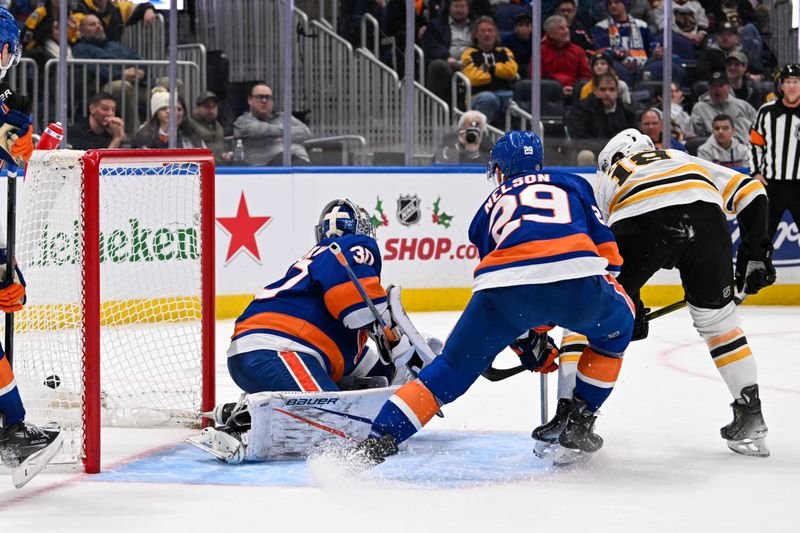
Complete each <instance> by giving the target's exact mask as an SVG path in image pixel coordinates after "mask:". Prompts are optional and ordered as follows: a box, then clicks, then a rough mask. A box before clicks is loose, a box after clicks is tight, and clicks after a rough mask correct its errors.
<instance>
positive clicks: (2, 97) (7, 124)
mask: <svg viewBox="0 0 800 533" xmlns="http://www.w3.org/2000/svg"><path fill="white" fill-rule="evenodd" d="M19 58H20V44H19V28H18V27H17V23H16V21H15V20H14V17H13V16H12V15H11V13H9V12H8V10H6V9H5V8H0V79H2V78H3V77H4V76H5V74H6V71H7V70H8V69H9V68H11V67H12V66H13V65H15V64H16V63H17V62H18V61H19ZM23 100H25V98H24V97H21V96H18V95H15V94H14V93H13V92H12V91H11V90H10V89H8V88H7V86H4V85H2V84H0V102H1V103H0V135H2V136H3V138H2V139H0V160H2V161H3V162H4V163H5V164H6V165H9V164H11V165H20V164H22V163H24V162H25V161H27V160H28V158H29V157H30V155H31V152H33V144H32V142H31V132H32V128H31V125H30V118H29V117H28V115H27V111H23V110H21V109H19V107H25V106H24V105H23ZM6 136H8V137H6ZM0 235H2V240H3V242H2V243H0V265H2V267H0V280H3V281H2V282H1V283H0V311H3V312H5V313H13V312H15V311H19V310H21V309H22V304H23V303H24V301H25V286H24V282H23V281H22V278H21V276H19V275H18V276H14V277H13V278H12V279H6V278H7V276H6V274H5V273H6V266H5V265H6V245H5V231H3V230H2V229H0ZM17 274H19V270H18V269H17ZM62 441H63V436H62V435H61V429H60V428H59V427H58V426H57V425H55V424H48V425H46V426H44V427H41V428H40V427H38V426H35V425H33V424H30V423H28V422H26V421H25V408H24V407H23V405H22V399H21V398H20V395H19V389H18V388H17V384H16V381H15V380H14V372H13V370H12V368H11V364H10V363H9V361H8V358H7V357H6V356H5V353H4V351H3V350H2V348H1V347H0V462H2V464H4V465H5V466H7V467H9V468H11V475H12V481H13V482H14V485H15V486H16V487H17V488H20V487H22V486H23V485H25V484H26V483H27V482H28V481H30V480H31V479H32V478H33V476H35V475H36V474H38V473H39V472H40V471H41V470H42V469H43V468H44V467H45V465H46V464H47V463H48V462H49V461H50V460H51V459H52V458H53V456H54V455H55V454H56V453H57V452H58V451H59V450H60V449H61V446H62Z"/></svg>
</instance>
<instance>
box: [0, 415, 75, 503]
mask: <svg viewBox="0 0 800 533" xmlns="http://www.w3.org/2000/svg"><path fill="white" fill-rule="evenodd" d="M63 445H64V436H63V435H62V433H61V428H60V427H59V425H58V424H56V423H55V422H51V423H49V424H47V425H45V426H42V427H39V426H34V425H33V424H27V423H25V422H19V423H17V424H14V425H12V426H8V427H7V428H2V429H0V461H2V463H3V464H4V465H6V466H8V467H9V468H11V480H12V481H13V483H14V486H15V487H16V488H18V489H20V488H22V487H23V486H25V484H26V483H28V481H30V480H31V479H33V478H34V476H36V474H38V473H39V472H41V471H42V470H43V469H44V467H45V466H47V463H49V462H50V460H52V459H53V457H54V456H55V455H56V454H57V453H58V452H59V451H60V450H61V447H62V446H63Z"/></svg>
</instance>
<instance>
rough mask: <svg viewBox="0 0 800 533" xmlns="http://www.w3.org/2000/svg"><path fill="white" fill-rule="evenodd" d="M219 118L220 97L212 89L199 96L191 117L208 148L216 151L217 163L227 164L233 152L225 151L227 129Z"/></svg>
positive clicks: (194, 126)
mask: <svg viewBox="0 0 800 533" xmlns="http://www.w3.org/2000/svg"><path fill="white" fill-rule="evenodd" d="M218 118H219V98H217V95H216V94H214V93H212V92H211V91H206V92H205V93H203V94H201V95H200V96H198V97H197V100H195V103H194V112H193V113H192V118H190V119H189V122H190V123H191V125H192V127H193V128H194V129H195V131H197V132H198V133H199V134H200V137H201V138H202V139H203V142H204V143H206V146H208V149H209V150H211V151H212V152H214V160H215V161H216V163H217V165H224V164H227V163H228V162H229V161H230V160H231V158H232V157H233V152H226V151H225V130H224V128H223V127H222V124H221V123H220V122H219V120H217V119H218Z"/></svg>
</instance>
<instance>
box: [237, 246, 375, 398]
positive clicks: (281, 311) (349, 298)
mask: <svg viewBox="0 0 800 533" xmlns="http://www.w3.org/2000/svg"><path fill="white" fill-rule="evenodd" d="M334 241H336V242H337V243H338V244H339V246H340V247H341V249H342V253H343V254H344V255H345V257H346V258H347V261H348V262H349V263H350V266H351V268H352V269H353V271H354V272H355V274H356V276H357V277H358V279H359V280H360V282H361V285H362V286H363V287H364V290H365V291H366V293H367V295H368V296H369V297H370V299H371V300H372V301H373V303H375V305H376V307H377V308H378V310H379V311H380V312H383V311H384V310H385V309H386V291H384V289H383V287H382V286H381V284H380V275H381V255H380V250H379V249H378V243H377V242H375V239H373V238H371V237H368V236H365V235H345V236H343V237H339V238H336V239H333V238H326V239H323V240H322V241H321V242H320V243H319V244H318V245H317V246H314V247H313V248H311V250H309V251H308V253H307V254H305V255H304V256H303V257H301V258H300V259H299V260H298V261H297V262H296V263H294V264H293V265H292V266H291V267H290V268H289V270H288V271H287V272H286V275H285V276H284V277H283V278H282V279H280V280H278V281H276V282H275V283H272V284H270V285H267V286H266V287H265V288H264V289H263V290H262V291H261V292H260V293H259V294H258V295H256V297H255V299H254V300H253V301H252V302H251V303H250V305H248V306H247V309H245V311H244V313H242V315H241V316H240V317H239V318H238V319H237V320H236V327H235V329H234V334H233V337H232V341H231V346H230V348H229V349H228V356H229V357H230V356H233V355H237V354H241V353H246V352H251V351H253V350H261V349H266V350H275V351H279V352H283V351H287V352H301V353H307V354H310V355H312V356H314V357H315V358H316V359H318V360H319V362H320V364H321V365H322V366H323V367H324V368H325V369H326V370H327V371H328V375H329V376H330V377H331V379H332V380H333V381H334V382H338V381H339V380H340V379H341V378H342V376H344V375H347V374H349V373H350V371H351V370H352V369H353V368H354V367H355V365H356V364H357V363H358V361H359V357H360V356H361V355H363V351H364V344H365V342H366V338H367V337H366V332H365V331H364V330H360V329H359V328H363V327H364V326H366V325H368V324H370V323H371V322H373V321H374V320H375V318H374V317H373V315H372V312H371V311H370V310H369V308H368V307H367V304H366V303H365V302H364V300H363V298H362V297H361V295H360V294H359V292H358V289H357V288H356V286H355V284H354V283H353V282H352V281H350V278H349V277H348V275H347V271H346V270H345V269H344V267H343V266H342V265H340V264H339V262H338V261H337V259H336V257H335V256H334V255H333V253H331V252H330V251H329V250H328V245H329V244H330V243H332V242H334Z"/></svg>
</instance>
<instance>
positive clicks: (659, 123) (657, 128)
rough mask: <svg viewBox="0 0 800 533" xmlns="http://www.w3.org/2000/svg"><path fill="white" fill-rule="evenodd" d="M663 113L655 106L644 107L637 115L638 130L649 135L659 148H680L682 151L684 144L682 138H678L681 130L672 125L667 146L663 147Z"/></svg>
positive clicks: (684, 149) (683, 150) (684, 147)
mask: <svg viewBox="0 0 800 533" xmlns="http://www.w3.org/2000/svg"><path fill="white" fill-rule="evenodd" d="M663 116H664V114H663V113H662V112H661V110H660V109H656V108H655V107H651V108H650V109H645V110H644V111H642V114H641V115H639V131H641V132H642V133H644V134H645V135H647V136H648V137H650V139H652V140H653V144H655V145H656V148H657V149H659V150H661V149H663V148H671V149H673V150H681V151H682V152H685V151H686V146H684V144H683V142H681V141H682V140H683V139H681V138H680V136H681V135H682V132H681V131H680V130H678V129H676V128H675V127H674V126H673V127H672V128H671V132H672V135H671V136H670V139H669V143H670V144H669V146H668V147H665V146H664V143H663V142H662V141H661V138H662V137H663V134H664V132H663V129H662V128H663V127H664V122H663V120H662V118H663Z"/></svg>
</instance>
